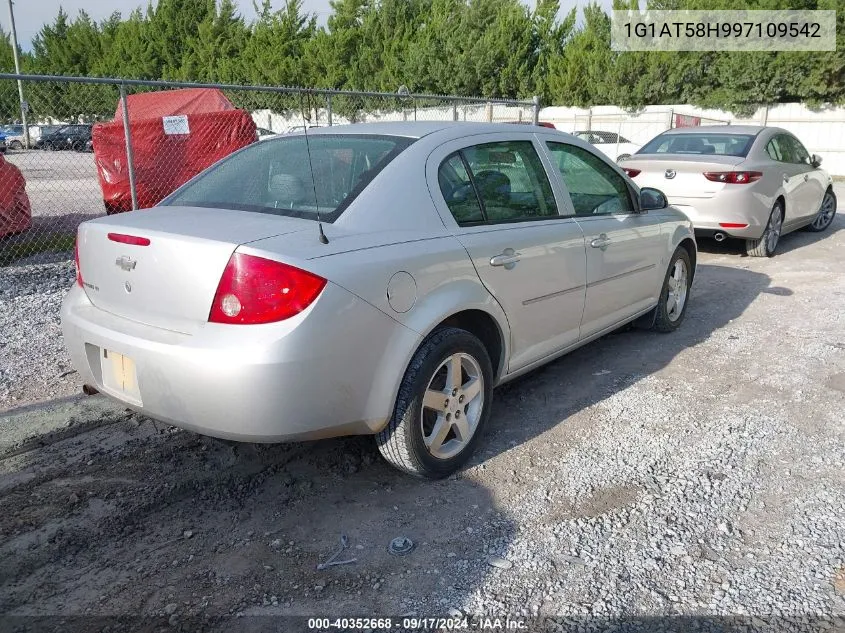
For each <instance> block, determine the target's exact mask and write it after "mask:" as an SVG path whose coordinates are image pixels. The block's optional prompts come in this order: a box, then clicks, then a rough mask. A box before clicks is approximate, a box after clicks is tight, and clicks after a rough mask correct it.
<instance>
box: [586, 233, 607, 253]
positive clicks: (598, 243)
mask: <svg viewBox="0 0 845 633" xmlns="http://www.w3.org/2000/svg"><path fill="white" fill-rule="evenodd" d="M610 241H611V240H610V238H609V237H608V236H607V235H605V234H604V233H602V234H601V235H599V236H598V237H597V238H596V239H594V240H593V241H592V242H590V246H592V247H593V248H600V249H602V250H604V249H606V248H607V245H608V244H610Z"/></svg>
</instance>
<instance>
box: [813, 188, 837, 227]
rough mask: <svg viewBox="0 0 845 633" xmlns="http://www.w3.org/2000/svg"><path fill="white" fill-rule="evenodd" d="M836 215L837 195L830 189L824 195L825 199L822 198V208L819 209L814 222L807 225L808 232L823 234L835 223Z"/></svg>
mask: <svg viewBox="0 0 845 633" xmlns="http://www.w3.org/2000/svg"><path fill="white" fill-rule="evenodd" d="M835 215H836V194H834V193H833V192H832V191H831V190H830V189H828V190H827V191H826V192H825V194H824V198H822V206H821V207H819V212H818V213H817V214H816V217H815V218H813V222H812V223H811V224H808V225H807V230H808V231H812V232H813V233H821V232H822V231H824V230H826V229H827V227H829V226H830V225H831V224H832V223H833V218H834V216H835Z"/></svg>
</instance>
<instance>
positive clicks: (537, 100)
mask: <svg viewBox="0 0 845 633" xmlns="http://www.w3.org/2000/svg"><path fill="white" fill-rule="evenodd" d="M531 102H532V103H533V104H534V105H533V106H532V107H531V109H532V112H533V114H532V118H533V122H534V125H540V97H539V96H537V95H534V96H533V97H531ZM521 113H522V111H521V110H520V114H521Z"/></svg>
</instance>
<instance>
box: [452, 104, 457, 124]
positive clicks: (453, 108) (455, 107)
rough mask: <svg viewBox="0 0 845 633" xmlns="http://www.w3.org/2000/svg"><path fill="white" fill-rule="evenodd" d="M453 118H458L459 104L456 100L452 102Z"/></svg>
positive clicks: (454, 119)
mask: <svg viewBox="0 0 845 633" xmlns="http://www.w3.org/2000/svg"><path fill="white" fill-rule="evenodd" d="M452 120H453V121H457V120H458V105H457V104H456V103H455V102H454V101H453V102H452Z"/></svg>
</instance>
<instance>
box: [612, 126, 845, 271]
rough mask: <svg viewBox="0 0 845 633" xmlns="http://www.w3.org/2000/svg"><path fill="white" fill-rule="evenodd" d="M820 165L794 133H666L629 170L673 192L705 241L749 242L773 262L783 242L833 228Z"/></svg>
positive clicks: (829, 183) (752, 250) (832, 201)
mask: <svg viewBox="0 0 845 633" xmlns="http://www.w3.org/2000/svg"><path fill="white" fill-rule="evenodd" d="M820 164H821V158H819V157H818V156H816V155H812V156H811V155H810V154H809V153H808V152H807V150H806V149H805V148H804V146H803V145H802V144H801V142H800V141H799V140H798V139H797V138H795V136H793V135H792V134H790V133H789V132H787V131H786V130H782V129H780V128H775V127H761V126H739V125H726V126H723V125H720V126H706V127H688V128H678V129H675V130H669V131H667V132H664V133H663V134H660V135H659V136H657V137H655V138H653V139H652V140H651V141H649V142H648V143H647V144H646V145H644V146H643V147H642V149H640V150H639V151H637V153H635V154H634V155H633V156H631V158H629V159H627V160H625V161H624V162H623V163H622V167H623V168H624V169H625V172H626V173H627V174H628V175H629V176H630V177H631V178H633V179H634V181H635V182H636V183H637V184H639V185H640V186H643V187H656V188H658V189H660V190H661V191H663V192H665V193H666V195H667V196H668V198H669V203H670V204H672V205H673V206H675V207H676V208H678V209H681V210H682V211H683V212H684V213H686V214H687V216H689V218H690V219H691V220H692V221H693V224H694V225H695V231H696V234H697V235H699V236H706V237H715V238H716V240H717V241H722V240H724V239H726V238H728V237H737V238H743V239H745V243H746V250H747V252H748V254H749V255H757V256H760V257H771V256H772V255H773V254H774V253H775V249H776V248H777V245H778V242H779V241H780V238H781V236H782V235H784V234H786V233H789V232H790V231H795V230H797V229H801V228H807V229H808V230H810V231H824V230H825V229H827V227H829V226H830V224H831V222H833V216H834V214H835V213H836V196H835V194H834V193H833V180H832V179H831V177H830V176H829V175H828V174H827V172H825V171H824V170H822V169H821V168H820V167H819V165H820Z"/></svg>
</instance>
